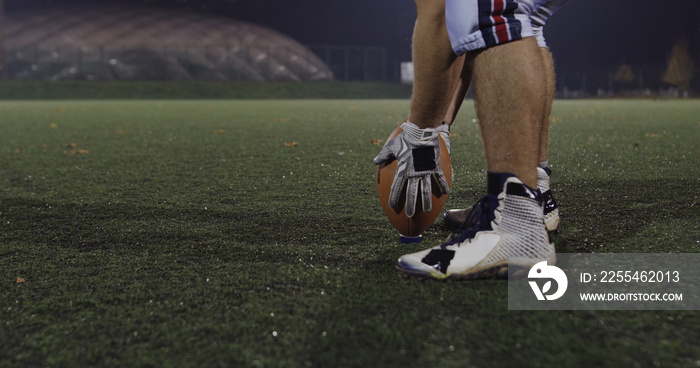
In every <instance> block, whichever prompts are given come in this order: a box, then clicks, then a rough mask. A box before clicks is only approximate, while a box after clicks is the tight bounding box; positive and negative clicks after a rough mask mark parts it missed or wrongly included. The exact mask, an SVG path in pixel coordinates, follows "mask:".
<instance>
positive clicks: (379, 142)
mask: <svg viewBox="0 0 700 368" xmlns="http://www.w3.org/2000/svg"><path fill="white" fill-rule="evenodd" d="M383 142H384V140H383V139H370V140H369V143H372V144H373V145H375V146H379V145H381V144H382V143H383Z"/></svg>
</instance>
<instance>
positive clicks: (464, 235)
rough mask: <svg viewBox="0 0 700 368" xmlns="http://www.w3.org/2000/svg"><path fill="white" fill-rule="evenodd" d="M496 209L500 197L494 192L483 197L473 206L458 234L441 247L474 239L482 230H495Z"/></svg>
mask: <svg viewBox="0 0 700 368" xmlns="http://www.w3.org/2000/svg"><path fill="white" fill-rule="evenodd" d="M495 211H498V197H497V196H495V195H492V194H489V195H486V196H484V197H482V198H481V199H479V201H478V202H476V204H475V205H474V206H472V209H471V210H470V211H469V214H468V215H467V217H466V218H465V220H464V222H463V223H462V226H461V227H460V228H459V229H458V230H457V235H456V236H455V237H454V238H452V239H451V240H449V241H447V242H445V243H443V244H442V246H441V247H442V248H443V249H445V248H446V247H447V246H449V245H455V244H457V245H459V244H460V243H463V242H465V241H469V240H471V239H473V238H474V237H475V236H476V234H477V233H478V232H480V231H484V230H493V227H492V226H491V222H492V221H494V220H495V219H496V215H495ZM469 225H471V226H469Z"/></svg>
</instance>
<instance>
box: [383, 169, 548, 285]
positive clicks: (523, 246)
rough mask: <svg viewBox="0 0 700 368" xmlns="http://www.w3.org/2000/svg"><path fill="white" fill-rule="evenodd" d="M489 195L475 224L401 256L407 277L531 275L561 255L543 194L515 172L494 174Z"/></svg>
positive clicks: (478, 210) (477, 210)
mask: <svg viewBox="0 0 700 368" xmlns="http://www.w3.org/2000/svg"><path fill="white" fill-rule="evenodd" d="M489 188H491V189H490V190H489V195H487V196H486V197H484V198H482V199H481V200H480V201H479V202H478V203H477V204H476V205H475V206H474V207H473V208H472V212H473V213H472V214H471V215H472V217H473V226H472V227H471V228H469V229H467V230H465V231H464V232H462V233H461V234H459V235H457V236H456V237H455V238H454V239H452V240H450V241H448V242H446V243H444V244H442V245H440V246H437V247H434V248H431V249H426V250H423V251H420V252H417V253H412V254H407V255H404V256H402V257H401V258H399V260H398V263H397V268H398V269H399V271H401V272H402V273H404V274H406V275H410V276H417V277H421V278H433V279H458V280H459V279H482V278H490V277H499V278H505V277H507V276H508V269H509V268H510V269H511V270H512V271H517V272H524V273H527V270H529V269H530V268H531V267H532V266H534V265H535V264H537V263H539V262H541V261H547V262H548V263H549V264H554V262H555V261H556V252H555V249H554V245H553V244H551V243H550V242H549V236H548V235H547V230H546V229H545V226H544V222H543V218H542V199H541V196H540V194H539V192H538V191H534V190H532V189H530V188H528V187H527V186H526V185H525V184H523V183H522V182H521V181H520V180H519V179H518V178H517V177H515V176H512V175H510V174H493V173H489Z"/></svg>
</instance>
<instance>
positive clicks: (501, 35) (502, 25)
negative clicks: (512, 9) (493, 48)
mask: <svg viewBox="0 0 700 368" xmlns="http://www.w3.org/2000/svg"><path fill="white" fill-rule="evenodd" d="M505 8H506V4H505V0H493V13H492V14H493V15H492V16H491V18H493V26H494V27H495V29H496V32H495V33H496V38H498V43H503V42H507V41H509V40H510V37H509V36H508V27H506V19H505V18H503V17H502V16H501V15H502V14H503V11H504V10H505Z"/></svg>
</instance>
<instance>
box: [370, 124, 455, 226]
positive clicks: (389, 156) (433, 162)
mask: <svg viewBox="0 0 700 368" xmlns="http://www.w3.org/2000/svg"><path fill="white" fill-rule="evenodd" d="M401 129H403V132H401V133H400V134H399V135H397V136H396V137H394V138H393V139H391V140H390V141H388V142H386V144H385V145H384V148H382V151H381V152H380V153H379V155H377V157H375V158H374V163H375V164H377V165H382V164H388V163H390V162H391V161H393V160H394V159H396V160H397V161H398V162H397V169H396V175H395V176H394V182H393V183H392V185H391V193H390V195H389V206H390V207H391V208H394V209H398V208H400V204H399V197H400V196H401V189H402V188H403V186H404V184H406V216H408V217H413V215H414V214H415V213H416V202H417V200H418V191H419V190H420V191H421V197H422V199H423V202H422V204H423V211H425V212H429V211H430V210H431V209H432V200H431V198H432V183H431V178H435V182H436V183H437V184H438V187H439V188H440V191H441V192H442V193H443V194H447V193H448V192H449V190H450V188H449V185H448V184H447V179H445V174H444V173H443V172H442V169H441V168H440V140H439V139H438V136H440V135H442V137H443V140H444V141H445V144H446V145H447V147H449V126H448V125H447V124H443V125H441V126H439V127H437V128H426V129H421V128H419V127H418V126H417V125H415V124H413V123H411V122H408V121H407V122H405V123H403V124H401ZM448 152H449V151H448Z"/></svg>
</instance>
